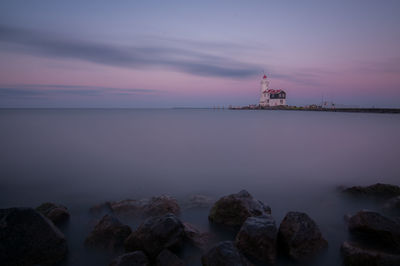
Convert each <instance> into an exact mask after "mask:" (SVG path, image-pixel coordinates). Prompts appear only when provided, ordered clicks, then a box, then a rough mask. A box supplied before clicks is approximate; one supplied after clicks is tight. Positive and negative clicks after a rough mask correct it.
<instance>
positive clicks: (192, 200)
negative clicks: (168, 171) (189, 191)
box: [184, 195, 215, 209]
mask: <svg viewBox="0 0 400 266" xmlns="http://www.w3.org/2000/svg"><path fill="white" fill-rule="evenodd" d="M214 202H215V200H214V199H213V198H212V197H209V196H205V195H192V196H190V197H189V199H188V200H187V201H186V202H185V203H184V208H185V209H195V208H208V207H210V206H211V205H212V204H213V203H214Z"/></svg>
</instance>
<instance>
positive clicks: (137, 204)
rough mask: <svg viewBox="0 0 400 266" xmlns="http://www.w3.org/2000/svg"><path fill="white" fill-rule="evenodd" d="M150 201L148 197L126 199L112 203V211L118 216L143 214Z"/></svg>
mask: <svg viewBox="0 0 400 266" xmlns="http://www.w3.org/2000/svg"><path fill="white" fill-rule="evenodd" d="M147 203H148V199H142V200H133V199H126V200H121V201H115V202H111V203H110V208H111V211H112V212H113V213H114V214H115V215H118V216H125V217H135V216H141V215H142V214H143V208H144V206H145V205H146V204H147Z"/></svg>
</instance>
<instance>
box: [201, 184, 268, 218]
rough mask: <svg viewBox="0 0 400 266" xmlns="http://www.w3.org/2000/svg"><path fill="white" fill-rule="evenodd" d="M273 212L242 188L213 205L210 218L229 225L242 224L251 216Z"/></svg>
mask: <svg viewBox="0 0 400 266" xmlns="http://www.w3.org/2000/svg"><path fill="white" fill-rule="evenodd" d="M265 214H271V208H270V207H269V206H265V205H264V204H263V203H262V202H261V201H259V200H256V199H254V198H253V197H252V196H251V195H250V194H249V192H247V191H246V190H242V191H240V192H239V193H236V194H231V195H228V196H225V197H222V198H220V199H219V200H218V201H217V202H216V203H215V204H214V206H213V207H212V209H211V211H210V214H209V216H208V219H209V220H210V221H212V222H214V223H218V224H224V225H228V226H241V225H242V224H243V223H244V221H245V220H246V219H247V218H248V217H251V216H260V215H265Z"/></svg>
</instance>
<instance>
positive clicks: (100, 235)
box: [85, 214, 131, 251]
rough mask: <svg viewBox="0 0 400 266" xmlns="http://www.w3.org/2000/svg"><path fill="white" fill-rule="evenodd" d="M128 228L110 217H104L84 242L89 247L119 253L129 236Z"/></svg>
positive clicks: (129, 230)
mask: <svg viewBox="0 0 400 266" xmlns="http://www.w3.org/2000/svg"><path fill="white" fill-rule="evenodd" d="M130 233H131V229H130V227H129V226H127V225H124V224H122V223H121V222H120V221H119V220H118V219H117V218H115V217H114V216H112V215H108V214H106V215H104V217H103V218H102V219H101V220H100V221H99V222H98V223H97V225H96V226H95V227H94V229H93V231H92V232H91V233H90V234H89V236H88V237H87V238H86V240H85V244H86V245H88V246H90V247H96V248H102V249H107V250H111V251H119V250H121V249H123V247H124V241H125V239H126V238H127V237H128V236H129V235H130Z"/></svg>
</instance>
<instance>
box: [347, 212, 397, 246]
mask: <svg viewBox="0 0 400 266" xmlns="http://www.w3.org/2000/svg"><path fill="white" fill-rule="evenodd" d="M348 228H349V231H350V232H351V233H353V234H355V235H356V236H359V237H360V238H361V239H362V241H364V242H369V243H370V244H373V245H374V246H381V247H384V248H385V249H386V250H388V251H393V252H400V224H399V222H398V221H396V220H392V219H390V218H388V217H386V216H383V215H381V214H379V213H377V212H373V211H367V210H363V211H359V212H358V213H356V214H355V215H353V216H352V217H350V219H349V221H348Z"/></svg>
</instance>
